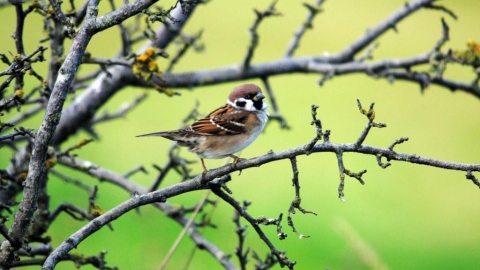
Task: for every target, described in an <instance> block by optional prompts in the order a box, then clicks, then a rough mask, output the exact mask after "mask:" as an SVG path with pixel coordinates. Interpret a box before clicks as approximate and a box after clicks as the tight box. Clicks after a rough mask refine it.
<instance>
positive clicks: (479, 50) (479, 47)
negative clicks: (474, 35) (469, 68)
mask: <svg viewBox="0 0 480 270" xmlns="http://www.w3.org/2000/svg"><path fill="white" fill-rule="evenodd" d="M467 46H468V48H469V49H470V51H471V52H473V54H475V55H476V56H477V57H480V43H478V42H475V41H474V40H473V39H470V40H469V41H468V42H467Z"/></svg>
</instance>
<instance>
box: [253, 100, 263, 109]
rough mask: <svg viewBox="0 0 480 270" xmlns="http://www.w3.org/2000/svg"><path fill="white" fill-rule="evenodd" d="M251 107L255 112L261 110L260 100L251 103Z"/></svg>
mask: <svg viewBox="0 0 480 270" xmlns="http://www.w3.org/2000/svg"><path fill="white" fill-rule="evenodd" d="M253 107H255V109H257V110H261V109H262V107H263V101H262V100H259V101H254V102H253Z"/></svg>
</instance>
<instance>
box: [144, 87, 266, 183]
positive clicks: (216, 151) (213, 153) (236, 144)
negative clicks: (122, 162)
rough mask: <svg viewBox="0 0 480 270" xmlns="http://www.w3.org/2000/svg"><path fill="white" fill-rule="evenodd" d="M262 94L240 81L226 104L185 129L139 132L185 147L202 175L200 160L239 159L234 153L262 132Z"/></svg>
mask: <svg viewBox="0 0 480 270" xmlns="http://www.w3.org/2000/svg"><path fill="white" fill-rule="evenodd" d="M264 98H265V96H264V95H263V94H262V90H261V89H260V87H258V86H257V85H255V84H244V85H240V86H238V87H236V88H235V89H233V91H232V92H231V93H230V95H229V96H228V99H227V103H226V104H225V105H223V106H221V107H220V108H218V109H216V110H214V111H212V112H211V113H209V114H208V115H207V116H205V117H204V118H202V119H199V120H197V121H195V122H194V123H193V124H191V125H190V126H189V127H187V128H183V129H178V130H172V131H162V132H155V133H149V134H144V135H139V136H137V137H145V136H160V137H163V138H166V139H169V140H172V141H176V142H177V144H178V145H180V146H185V147H188V150H189V151H190V152H192V153H195V154H196V155H197V156H198V157H199V158H200V160H201V162H202V167H203V174H205V173H206V172H207V168H206V167H205V162H204V160H203V159H205V158H208V159H220V158H225V157H231V158H233V164H236V163H237V162H238V161H239V160H240V158H239V157H237V156H235V155H234V154H235V153H237V152H239V151H241V150H243V149H245V148H246V147H247V146H249V145H250V144H251V143H252V142H253V141H255V139H256V138H257V137H258V135H260V133H262V131H263V128H264V127H265V124H266V123H267V121H268V113H267V112H266V110H267V108H268V105H267V104H266V103H265V102H264V101H263V99H264Z"/></svg>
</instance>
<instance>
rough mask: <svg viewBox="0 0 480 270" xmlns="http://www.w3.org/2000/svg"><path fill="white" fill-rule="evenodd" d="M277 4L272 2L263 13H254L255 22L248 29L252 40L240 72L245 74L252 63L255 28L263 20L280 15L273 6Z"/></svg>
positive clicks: (255, 45) (256, 11)
mask: <svg viewBox="0 0 480 270" xmlns="http://www.w3.org/2000/svg"><path fill="white" fill-rule="evenodd" d="M276 3H277V0H273V2H272V4H270V6H269V7H268V9H266V10H265V11H258V10H256V9H255V10H254V11H255V15H256V16H257V17H256V19H255V22H254V23H253V25H252V27H250V29H249V31H250V35H251V37H252V40H251V42H250V46H248V49H247V55H246V56H245V58H244V60H243V63H242V65H241V72H242V73H245V72H246V71H247V70H248V69H249V68H250V62H251V61H252V58H253V53H254V51H255V48H256V47H257V46H258V39H259V36H258V33H257V28H258V26H259V25H260V23H261V22H262V21H263V19H265V18H267V17H271V16H279V15H280V13H279V12H278V11H276V10H275V4H276Z"/></svg>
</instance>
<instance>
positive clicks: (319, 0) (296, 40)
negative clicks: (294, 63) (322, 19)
mask: <svg viewBox="0 0 480 270" xmlns="http://www.w3.org/2000/svg"><path fill="white" fill-rule="evenodd" d="M323 2H325V0H316V1H315V5H314V6H312V5H310V4H307V3H304V4H303V5H304V6H305V7H306V8H307V9H308V15H307V17H306V18H305V21H304V22H303V23H302V24H301V25H300V27H299V28H298V30H297V31H296V32H295V34H294V35H293V38H292V40H291V41H290V44H289V45H288V48H287V51H286V52H285V55H284V56H283V57H292V55H293V53H294V52H295V50H296V49H297V48H298V46H299V44H300V39H301V38H302V37H303V35H304V34H305V32H306V31H307V30H308V29H312V28H313V26H312V22H313V19H314V18H315V16H316V15H317V14H318V13H319V12H320V11H321V9H320V6H321V5H322V4H323Z"/></svg>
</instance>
